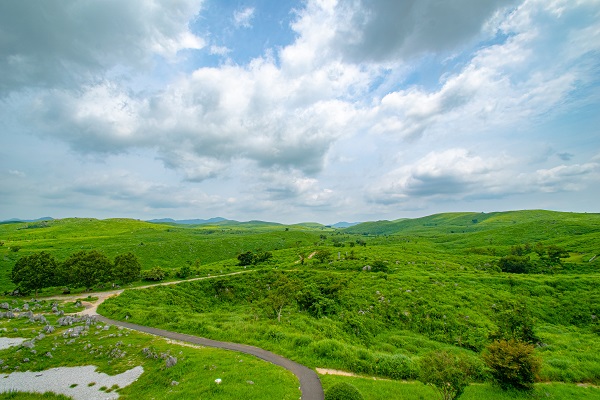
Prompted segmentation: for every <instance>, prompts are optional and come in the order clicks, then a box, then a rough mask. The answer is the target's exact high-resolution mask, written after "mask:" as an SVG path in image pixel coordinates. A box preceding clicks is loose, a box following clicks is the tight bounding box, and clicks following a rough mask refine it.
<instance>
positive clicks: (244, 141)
mask: <svg viewBox="0 0 600 400" xmlns="http://www.w3.org/2000/svg"><path fill="white" fill-rule="evenodd" d="M599 199H600V0H486V1H480V0H449V1H444V2H440V1H438V0H397V1H389V0H343V1H341V0H340V1H336V0H305V1H289V0H278V1H268V0H244V1H237V0H232V1H229V0H128V1H126V2H124V1H121V0H43V1H42V0H27V1H3V2H0V220H5V219H10V218H21V219H34V218H39V217H45V216H50V217H53V218H66V217H90V218H115V217H125V218H136V219H143V220H149V219H153V218H174V219H191V218H203V219H205V218H211V217H216V216H220V217H224V218H228V219H235V220H239V221H247V220H257V219H258V220H267V221H274V222H281V223H299V222H309V221H311V222H312V221H314V222H320V223H324V224H330V223H335V222H338V221H349V222H355V221H373V220H381V219H387V220H394V219H398V218H413V217H420V216H425V215H430V214H434V213H440V212H450V211H474V212H491V211H504V210H519V209H549V210H557V211H571V212H600V200H599Z"/></svg>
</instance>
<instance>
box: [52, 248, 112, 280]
mask: <svg viewBox="0 0 600 400" xmlns="http://www.w3.org/2000/svg"><path fill="white" fill-rule="evenodd" d="M62 269H63V271H64V275H63V277H65V278H66V281H63V283H64V284H66V285H71V286H75V287H79V286H83V287H85V288H86V289H90V288H91V287H92V286H94V285H96V284H98V283H100V282H108V281H110V280H111V279H112V272H113V271H112V270H113V263H112V262H110V260H109V259H108V257H106V256H105V255H104V254H102V253H100V252H99V251H96V250H91V251H85V250H82V251H80V252H77V253H75V254H72V255H71V256H70V257H69V258H67V259H66V260H65V262H64V263H63V266H62Z"/></svg>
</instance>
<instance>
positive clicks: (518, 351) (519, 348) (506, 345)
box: [483, 339, 541, 390]
mask: <svg viewBox="0 0 600 400" xmlns="http://www.w3.org/2000/svg"><path fill="white" fill-rule="evenodd" d="M483 361H484V362H485V363H486V365H487V366H488V368H490V370H491V374H492V378H493V379H494V381H495V382H496V383H497V384H498V385H499V386H500V387H501V388H502V389H505V390H506V389H510V388H514V389H518V390H530V389H532V388H533V383H534V382H535V379H536V376H537V374H538V373H539V371H540V368H541V360H540V359H539V358H537V357H536V356H535V355H534V354H533V345H531V344H527V343H523V342H519V341H516V340H514V339H511V340H508V341H507V340H496V341H494V342H493V343H492V344H490V345H489V346H488V347H487V351H486V352H485V353H484V354H483Z"/></svg>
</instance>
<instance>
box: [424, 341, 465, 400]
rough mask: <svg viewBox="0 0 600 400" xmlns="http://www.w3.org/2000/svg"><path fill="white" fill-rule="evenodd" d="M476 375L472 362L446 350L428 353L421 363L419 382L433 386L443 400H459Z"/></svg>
mask: <svg viewBox="0 0 600 400" xmlns="http://www.w3.org/2000/svg"><path fill="white" fill-rule="evenodd" d="M474 374H475V367H474V364H473V362H471V360H469V359H468V358H467V357H466V356H464V355H456V354H452V353H449V352H447V351H444V350H440V351H434V352H430V353H427V354H425V355H424V356H423V357H422V358H421V360H420V362H419V380H420V381H421V382H423V383H424V384H426V385H430V386H432V387H433V388H434V389H435V390H436V391H437V392H438V394H439V395H440V398H441V399H443V400H453V399H457V398H458V397H459V396H460V395H461V394H462V393H463V392H464V390H465V388H466V387H467V386H469V383H471V381H472V379H473V376H474Z"/></svg>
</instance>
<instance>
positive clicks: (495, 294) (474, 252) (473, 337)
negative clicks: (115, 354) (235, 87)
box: [0, 210, 600, 399]
mask: <svg viewBox="0 0 600 400" xmlns="http://www.w3.org/2000/svg"><path fill="white" fill-rule="evenodd" d="M0 240H1V241H2V242H3V243H4V244H3V246H0V277H1V278H0V290H4V291H9V290H11V289H12V285H11V283H10V281H9V279H8V277H9V274H10V269H11V268H12V265H14V262H15V261H16V260H17V259H18V258H19V257H20V256H22V255H26V254H31V253H33V252H36V251H40V250H45V251H48V252H51V253H52V254H53V255H54V256H55V257H57V259H64V258H66V257H67V256H68V255H69V254H71V253H73V252H75V251H78V250H81V249H95V250H99V251H102V252H103V253H105V254H106V255H108V256H109V257H111V258H112V257H114V256H116V255H118V254H122V253H125V252H133V253H134V254H136V256H137V257H138V258H139V260H140V262H141V264H142V268H143V269H151V268H153V267H155V266H161V267H162V268H165V269H170V270H173V271H174V270H177V269H178V268H181V267H182V266H184V265H191V266H193V268H194V274H193V276H207V275H216V274H220V273H226V272H233V271H245V273H244V274H240V275H235V276H230V277H222V278H214V279H210V280H205V281H194V282H184V283H180V284H178V285H174V286H168V287H166V286H165V287H152V288H148V289H142V290H127V291H125V292H124V293H123V294H121V295H120V296H119V297H116V298H113V299H110V300H108V301H107V302H105V303H104V304H103V305H102V306H101V307H100V309H99V312H100V313H101V314H102V315H105V316H107V317H109V318H114V319H122V320H124V319H128V320H129V321H130V322H134V323H139V324H143V325H149V326H155V327H160V328H163V329H168V330H173V331H178V332H183V333H190V334H194V335H198V336H203V337H208V338H212V339H218V340H224V341H234V342H240V343H246V344H251V345H255V346H259V347H262V348H265V349H268V350H271V351H273V352H275V353H278V354H281V355H283V356H285V357H288V358H290V359H292V360H295V361H298V362H300V363H303V364H305V365H307V366H309V367H313V368H314V367H319V368H332V369H338V370H344V371H347V372H353V373H355V374H358V375H359V376H363V377H378V378H379V379H377V380H373V379H372V378H361V377H341V376H329V375H326V376H323V377H322V381H323V385H324V387H325V388H327V387H329V386H331V385H332V384H334V383H336V382H338V381H349V382H351V383H352V384H353V385H355V386H356V387H358V388H359V389H360V390H361V392H362V393H363V395H364V396H365V398H366V399H383V398H406V399H420V398H431V396H433V393H434V392H433V389H432V388H430V387H426V386H424V385H422V384H420V383H419V382H416V381H415V379H416V377H417V376H418V361H419V359H420V358H421V357H422V356H423V355H424V354H426V353H428V352H430V351H434V350H448V351H450V352H454V353H460V354H464V355H465V356H467V357H469V358H470V359H472V361H473V362H474V363H475V365H477V366H478V367H477V373H476V379H475V380H476V383H475V384H473V385H471V386H470V387H469V388H467V390H466V391H465V393H464V395H463V396H462V397H461V398H465V399H471V398H472V399H475V398H478V399H486V398H490V399H492V398H493V399H503V398H556V399H559V398H560V399H570V398H573V399H575V398H592V399H593V398H600V394H599V393H600V389H598V388H597V386H598V385H600V323H599V318H598V317H599V316H600V285H599V283H600V273H599V271H600V260H599V259H598V257H596V256H597V255H598V254H600V215H598V214H577V213H558V212H550V211H543V210H534V211H515V212H504V213H486V214H484V213H447V214H439V215H433V216H429V217H424V218H418V219H403V220H397V221H378V222H368V223H363V224H359V225H356V226H353V227H350V228H346V229H333V228H330V227H325V226H322V225H318V224H301V225H292V226H283V225H278V224H265V223H258V222H254V223H246V224H231V223H224V224H214V225H198V226H182V225H173V224H150V223H146V222H142V221H135V220H103V221H98V220H89V219H85V220H84V219H72V220H59V221H49V222H46V223H28V224H27V223H20V224H4V225H0ZM553 246H554V247H556V248H560V249H561V250H563V251H561V258H560V260H558V261H556V259H554V261H552V259H551V258H550V257H549V254H550V252H549V250H548V249H550V248H552V247H553ZM15 247H18V251H14V250H13V249H14V248H15ZM516 248H519V249H521V250H519V251H524V254H523V257H526V258H527V260H529V262H530V263H531V265H533V266H534V267H535V268H533V269H532V270H531V271H532V273H526V274H515V273H507V272H502V270H501V268H500V265H501V263H500V260H501V259H502V258H503V257H507V256H511V254H514V253H515V251H516V250H515V249H516ZM522 249H525V250H522ZM539 249H542V250H544V249H546V250H548V251H547V252H546V253H544V251H545V250H544V251H540V250H539ZM247 251H256V252H258V251H269V252H271V253H272V258H270V259H268V260H267V261H265V262H262V263H257V264H255V265H247V266H241V265H239V262H238V259H237V258H236V257H237V255H239V254H241V253H244V252H247ZM171 279H174V278H173V277H172V278H171ZM140 284H141V282H140V283H135V284H133V286H136V285H140ZM57 290H59V289H45V290H44V292H43V293H46V294H52V293H56V292H57ZM515 324H516V325H517V326H522V325H526V326H528V327H531V328H532V330H533V335H534V337H535V345H536V347H535V354H536V355H537V356H539V357H541V359H542V369H541V371H540V374H539V376H538V381H539V382H540V383H538V384H536V386H535V389H534V390H533V392H531V393H526V394H524V393H520V392H517V393H510V392H504V391H501V390H500V389H498V388H496V387H495V386H493V385H492V384H491V383H490V377H489V371H488V370H487V369H486V367H485V365H484V364H483V362H482V361H481V357H480V355H481V353H482V351H484V349H485V347H486V346H487V345H488V344H489V343H490V342H491V341H492V339H493V338H494V337H495V335H497V334H498V332H499V331H502V330H503V329H504V330H505V329H511V327H513V328H514V326H515ZM519 324H520V325H519ZM123 390H124V392H126V389H123ZM220 396H221V395H220V394H219V395H215V397H214V398H227V397H220ZM157 398H163V397H157ZM165 398H166V397H165ZM209 398H212V397H209Z"/></svg>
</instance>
